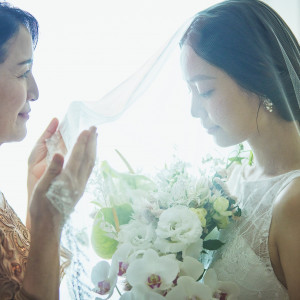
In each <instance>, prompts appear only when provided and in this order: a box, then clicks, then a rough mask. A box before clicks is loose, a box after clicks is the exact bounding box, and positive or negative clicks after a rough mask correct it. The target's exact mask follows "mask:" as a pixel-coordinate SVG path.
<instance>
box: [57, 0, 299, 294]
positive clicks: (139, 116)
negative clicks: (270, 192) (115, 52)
mask: <svg viewBox="0 0 300 300" xmlns="http://www.w3.org/2000/svg"><path fill="white" fill-rule="evenodd" d="M228 7H229V8H228ZM220 10H227V14H230V13H233V14H241V18H245V19H246V23H247V24H248V25H247V26H248V27H249V28H252V29H251V30H252V31H253V35H254V36H255V38H256V40H257V45H252V46H254V47H260V51H261V54H262V55H260V56H259V58H257V61H256V62H257V64H256V65H258V66H260V65H264V68H263V70H264V73H263V74H257V75H261V76H262V78H267V79H268V78H271V79H270V80H265V81H264V82H263V81H262V80H260V79H258V80H257V82H256V85H255V86H250V85H248V86H247V85H245V84H244V82H247V78H248V77H249V76H251V74H250V73H248V74H246V73H247V72H246V71H245V70H239V72H240V73H239V74H240V75H239V78H236V77H237V75H236V74H238V73H233V74H230V75H231V76H232V77H233V78H234V79H236V80H237V82H238V83H239V84H240V85H241V86H242V87H244V88H245V89H247V90H249V91H251V92H255V93H256V94H258V95H259V96H261V97H262V99H263V98H268V99H270V100H271V101H272V103H273V105H274V107H275V109H276V108H278V110H280V112H279V113H280V114H281V116H282V117H283V118H284V119H286V120H288V121H290V122H293V123H294V124H295V126H296V128H297V130H298V133H299V135H300V127H299V120H300V79H299V76H300V75H299V74H300V50H299V44H298V42H297V40H296V39H295V37H294V36H293V34H292V33H291V31H290V30H289V29H288V27H287V26H286V25H285V24H284V23H283V21H282V19H281V18H279V17H278V16H277V14H275V13H274V12H273V11H272V10H271V9H270V8H269V7H268V6H267V5H265V4H263V3H262V2H260V1H257V0H229V1H225V2H222V3H221V4H217V5H215V6H213V7H212V8H209V9H207V10H204V11H203V12H201V13H199V14H197V15H196V16H194V17H193V18H191V19H189V20H187V21H186V22H185V23H184V24H183V25H182V26H181V27H180V28H179V29H178V31H177V32H176V33H175V34H174V35H173V36H172V37H171V39H170V40H169V41H168V42H167V44H166V46H165V47H163V49H162V50H161V51H160V52H159V53H158V54H156V55H155V56H154V57H153V58H152V59H150V60H149V61H148V62H147V63H146V64H145V65H144V66H143V67H142V68H141V69H140V70H138V71H137V72H136V73H135V74H133V75H132V76H131V77H130V78H128V79H127V80H125V81H124V82H123V83H121V84H120V85H119V86H117V87H116V88H115V89H113V90H112V91H111V92H110V93H108V94H107V95H105V96H104V97H103V98H101V99H100V100H99V101H96V102H79V101H77V102H73V103H71V105H70V107H69V109H68V111H67V113H66V115H65V118H64V120H63V121H62V123H61V125H60V128H59V130H60V132H61V134H62V136H63V139H64V141H65V143H66V145H67V148H68V149H71V147H72V145H73V144H74V142H75V139H76V137H77V136H78V134H79V132H80V131H81V130H82V129H86V128H88V127H89V126H92V125H95V126H97V127H98V132H99V155H98V156H99V159H100V160H104V159H107V160H108V161H109V162H110V163H111V164H112V165H113V167H116V168H117V169H123V170H125V169H126V167H125V166H124V165H123V163H122V161H121V160H120V159H119V157H118V156H117V155H116V154H115V152H114V149H118V150H119V151H120V152H121V153H122V154H123V155H124V156H125V157H126V159H127V160H128V161H129V163H130V164H131V165H132V166H133V168H134V169H143V170H145V172H153V171H155V170H157V169H158V168H160V167H162V166H163V165H164V163H166V162H169V161H170V160H171V159H172V156H173V154H176V155H177V156H179V158H181V159H184V160H186V161H189V162H193V163H194V162H195V164H196V165H197V162H199V161H201V158H202V157H205V154H206V153H210V154H212V151H214V150H213V149H215V148H214V147H213V142H212V141H211V139H209V138H207V137H206V134H205V132H204V130H202V129H201V128H200V123H199V121H197V120H195V119H192V118H191V116H190V111H189V110H190V108H189V106H190V103H189V94H188V90H187V88H186V86H185V83H184V81H183V80H182V75H181V71H180V63H179V56H180V46H179V44H180V41H181V40H182V38H183V36H184V38H183V42H185V43H188V44H190V45H191V44H193V42H194V41H193V40H194V39H195V38H197V37H196V33H195V32H197V26H199V24H201V22H202V21H201V20H203V24H204V25H203V24H202V25H201V26H206V24H208V25H207V26H211V25H210V23H206V20H207V18H208V17H210V19H217V18H220V15H219V11H220ZM225 15H226V14H225ZM194 20H198V21H197V22H195V21H194ZM199 20H200V22H199ZM237 26H239V24H237ZM223 27H224V26H223ZM188 28H189V33H188V34H186V31H187V29H188ZM191 28H194V29H193V30H190V29H191ZM220 29H221V25H220V24H219V25H215V27H211V28H210V29H209V30H208V31H207V32H213V31H214V30H215V31H218V30H220ZM223 29H224V32H226V28H223ZM223 29H222V30H223ZM237 30H243V28H242V27H241V28H238V29H237ZM262 30H263V32H262ZM224 34H225V33H224ZM232 34H233V35H234V33H232ZM221 38H222V36H220V35H214V34H212V35H209V34H208V35H206V36H205V35H204V34H203V35H202V36H201V38H200V39H201V41H202V43H205V45H204V47H203V49H202V50H203V52H202V50H201V51H200V52H199V53H198V54H199V55H200V56H202V57H203V58H204V59H206V60H208V61H210V59H211V56H210V55H208V54H207V53H210V54H211V53H212V55H215V54H216V53H217V52H218V51H219V49H218V46H217V45H218V43H220V42H222V41H220V39H221ZM225 41H226V43H227V44H226V45H227V50H228V53H230V52H231V51H232V49H235V52H233V53H237V51H238V50H239V47H240V45H239V44H236V42H235V40H234V39H232V44H228V40H225ZM274 45H275V46H274ZM274 47H275V48H276V49H274ZM225 48H226V47H225ZM196 52H197V51H196ZM228 53H226V55H228ZM232 55H234V54H232ZM250 55H251V53H250ZM250 55H248V59H246V61H245V58H244V57H245V55H242V56H241V57H240V58H239V57H236V59H237V60H238V59H240V61H238V63H241V64H242V65H247V63H248V64H250V63H251V62H253V57H250ZM216 57H217V54H216ZM278 57H281V58H283V59H281V60H278V59H277V58H278ZM221 58H222V57H221V56H220V61H217V63H214V64H215V65H216V66H218V67H220V68H223V69H225V70H226V63H227V62H224V61H222V59H221ZM254 60H255V58H254ZM211 63H213V62H212V61H211ZM256 65H255V64H254V66H253V69H254V70H256V69H255V68H256ZM260 69H261V68H257V70H260ZM258 78H260V77H258ZM254 81H255V80H254ZM266 85H269V86H267V88H266ZM153 132H155V134H153ZM150 133H151V134H150ZM54 148H55V147H54ZM215 151H216V152H217V150H215ZM224 153H227V151H226V152H224ZM96 170H97V167H96V168H95V172H96ZM94 175H95V174H94ZM92 177H93V175H92ZM90 188H93V186H90ZM94 188H95V187H94ZM94 190H95V191H96V192H97V189H96V188H95V189H94ZM93 197H97V195H96V194H95V193H93V192H92V193H90V194H89V195H86V196H85V197H83V199H82V200H81V201H80V203H79V205H78V207H77V208H76V211H75V213H74V214H73V215H72V217H71V219H70V221H69V222H68V224H66V226H65V231H64V233H63V244H64V245H65V247H66V248H68V249H69V250H70V251H71V252H72V254H73V262H72V264H71V268H70V271H69V272H70V276H69V283H70V285H71V288H70V290H72V292H73V299H90V298H91V295H90V294H89V290H90V288H91V286H90V282H89V270H90V267H91V264H90V262H91V261H93V259H96V258H95V257H93V254H92V252H91V251H90V248H89V246H87V236H88V234H89V233H88V231H84V230H85V229H86V228H88V227H89V225H90V224H91V219H90V218H89V214H90V213H91V211H92V210H91V209H90V208H89V203H90V202H91V201H92V200H93ZM87 230H88V229H87Z"/></svg>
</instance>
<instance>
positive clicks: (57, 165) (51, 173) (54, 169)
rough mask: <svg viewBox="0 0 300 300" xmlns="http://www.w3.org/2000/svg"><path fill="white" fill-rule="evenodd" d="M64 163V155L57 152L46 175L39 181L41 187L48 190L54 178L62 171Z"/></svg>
mask: <svg viewBox="0 0 300 300" xmlns="http://www.w3.org/2000/svg"><path fill="white" fill-rule="evenodd" d="M63 165H64V157H63V156H62V155H60V154H58V153H57V154H55V155H54V156H53V158H52V161H51V163H50V165H49V167H48V168H47V170H46V171H45V173H44V175H43V176H42V178H41V181H40V183H39V185H38V186H39V188H40V189H42V190H45V191H47V190H48V189H49V187H50V185H51V183H52V181H53V180H54V178H55V177H56V176H57V175H59V174H60V173H61V171H62V168H63Z"/></svg>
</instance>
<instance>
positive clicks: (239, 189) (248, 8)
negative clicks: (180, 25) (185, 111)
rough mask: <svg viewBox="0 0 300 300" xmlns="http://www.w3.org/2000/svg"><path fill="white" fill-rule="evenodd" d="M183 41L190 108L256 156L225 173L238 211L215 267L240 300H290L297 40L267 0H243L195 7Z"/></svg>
mask: <svg viewBox="0 0 300 300" xmlns="http://www.w3.org/2000/svg"><path fill="white" fill-rule="evenodd" d="M181 47H182V53H181V64H182V70H183V75H184V78H185V80H186V82H187V84H188V86H189V89H190V91H191V95H192V110H191V112H192V115H193V116H194V117H196V118H200V120H201V122H202V125H203V127H204V128H205V129H206V130H207V132H208V133H209V134H211V135H212V136H213V138H214V140H215V142H216V143H217V144H218V145H219V146H221V147H226V146H230V145H233V144H238V143H241V142H244V141H247V142H248V143H249V145H250V147H251V149H252V151H253V153H254V157H255V165H254V166H251V167H250V166H249V165H242V166H238V167H235V168H233V170H232V171H231V174H230V176H229V182H228V184H229V187H230V189H231V192H232V193H233V194H235V195H236V196H237V197H238V199H239V201H240V206H241V208H242V211H243V217H242V219H241V221H240V222H238V223H236V224H235V225H234V226H232V227H230V228H228V229H225V230H224V232H221V237H222V239H223V240H225V241H226V244H225V245H226V246H225V247H224V248H221V250H219V252H217V253H216V254H215V257H214V261H213V267H214V269H215V270H216V272H217V273H218V277H219V279H220V280H231V281H234V282H236V283H237V284H238V285H239V286H240V289H241V299H286V298H288V296H289V298H290V299H298V297H299V296H298V292H297V290H298V286H299V283H300V281H299V278H300V276H299V267H300V254H299V253H300V252H299V248H300V239H299V233H300V221H299V217H298V216H299V213H300V201H299V200H300V130H299V129H300V127H299V120H300V109H299V104H300V102H299V99H300V94H299V87H300V83H299V76H300V55H299V50H300V49H299V45H298V43H297V41H296V39H295V38H294V36H293V34H292V33H291V31H290V30H289V28H288V27H287V25H286V24H285V23H284V21H283V20H282V19H281V18H280V17H279V16H278V15H277V14H276V13H275V12H274V11H273V10H272V9H271V8H270V7H268V6H267V5H265V4H264V3H262V2H260V1H250V0H242V1H228V2H224V3H221V4H219V5H217V6H216V7H213V8H210V9H208V10H206V11H204V12H201V13H199V14H198V15H197V16H196V18H195V19H194V20H193V22H192V24H191V26H190V27H189V28H188V30H187V31H186V33H185V35H184V37H183V38H182V40H181ZM294 72H295V73H294Z"/></svg>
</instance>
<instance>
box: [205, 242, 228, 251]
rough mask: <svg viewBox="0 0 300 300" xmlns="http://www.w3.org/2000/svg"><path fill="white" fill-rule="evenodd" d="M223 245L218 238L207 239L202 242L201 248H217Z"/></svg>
mask: <svg viewBox="0 0 300 300" xmlns="http://www.w3.org/2000/svg"><path fill="white" fill-rule="evenodd" d="M223 245H224V243H222V242H221V241H220V240H207V241H204V242H203V248H204V249H207V250H217V249H219V248H221V247H222V246H223Z"/></svg>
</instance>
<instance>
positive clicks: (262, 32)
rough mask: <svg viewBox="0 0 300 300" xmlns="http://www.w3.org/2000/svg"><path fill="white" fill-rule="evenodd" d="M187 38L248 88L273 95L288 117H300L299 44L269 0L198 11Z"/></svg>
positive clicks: (238, 0) (236, 1)
mask: <svg viewBox="0 0 300 300" xmlns="http://www.w3.org/2000/svg"><path fill="white" fill-rule="evenodd" d="M184 44H187V45H189V46H191V47H192V48H193V50H194V51H195V52H196V53H197V54H198V55H199V56H200V57H201V58H203V59H205V60H206V61H208V62H209V63H211V64H212V65H215V66H216V67H218V68H221V69H223V70H224V71H225V72H226V73H227V74H228V75H229V76H231V77H232V78H233V79H234V80H235V81H236V82H237V83H238V84H239V85H240V86H241V87H243V88H244V89H246V90H248V91H250V92H253V93H255V94H257V95H258V96H262V97H267V98H269V99H270V100H271V101H272V102H273V103H274V106H275V107H276V109H277V111H278V112H279V114H280V115H281V117H282V118H284V119H285V120H288V121H291V120H298V121H299V120H300V108H299V105H300V103H298V100H297V93H300V86H299V78H300V47H299V44H298V42H297V39H296V38H295V36H294V35H293V33H292V32H291V30H290V29H289V27H288V26H287V24H286V23H285V22H284V21H283V20H282V18H281V17H280V16H279V15H278V14H277V13H276V12H275V11H274V10H273V9H272V8H270V7H269V6H268V5H266V4H265V3H263V2H261V1H258V0H229V1H225V2H222V3H219V4H217V5H215V6H212V7H210V8H208V9H206V10H204V11H202V12H199V13H198V14H197V15H196V16H195V18H194V20H193V21H192V23H191V25H190V26H189V28H188V29H187V31H186V33H185V34H184V36H183V38H182V39H181V41H180V45H181V46H182V45H184ZM289 66H292V68H289ZM291 69H293V74H291ZM298 89H299V90H298ZM297 91H298V92H297ZM298 97H299V95H298Z"/></svg>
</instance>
